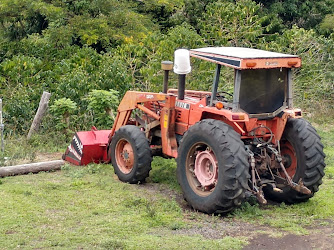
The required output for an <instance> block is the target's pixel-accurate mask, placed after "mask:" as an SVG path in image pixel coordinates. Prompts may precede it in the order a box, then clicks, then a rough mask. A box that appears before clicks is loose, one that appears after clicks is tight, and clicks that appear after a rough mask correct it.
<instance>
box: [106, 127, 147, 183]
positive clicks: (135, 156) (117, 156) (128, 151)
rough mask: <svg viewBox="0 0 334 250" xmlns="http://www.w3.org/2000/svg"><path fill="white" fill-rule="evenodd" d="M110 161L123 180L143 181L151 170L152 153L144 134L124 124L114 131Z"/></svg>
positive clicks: (130, 181) (129, 181)
mask: <svg viewBox="0 0 334 250" xmlns="http://www.w3.org/2000/svg"><path fill="white" fill-rule="evenodd" d="M109 153H110V157H111V163H112V165H113V166H114V171H115V174H116V175H117V176H118V178H119V179H120V180H121V181H123V182H128V183H138V182H144V181H145V178H146V177H148V176H149V172H150V170H151V162H152V155H151V149H150V145H149V143H148V140H147V138H146V137H145V134H144V133H143V132H142V131H141V130H140V129H139V128H138V127H136V126H133V125H125V126H123V127H121V128H120V129H119V130H117V131H116V133H115V135H114V136H113V138H112V140H111V144H110V151H109Z"/></svg>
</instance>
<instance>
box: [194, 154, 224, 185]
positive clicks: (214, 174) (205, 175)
mask: <svg viewBox="0 0 334 250" xmlns="http://www.w3.org/2000/svg"><path fill="white" fill-rule="evenodd" d="M195 175H196V178H197V180H198V181H199V183H200V184H201V185H202V187H204V188H206V187H209V186H214V185H215V184H216V183H217V180H218V166H217V160H216V157H215V155H214V153H213V152H212V151H211V150H205V151H202V152H199V153H198V154H197V155H196V159H195Z"/></svg>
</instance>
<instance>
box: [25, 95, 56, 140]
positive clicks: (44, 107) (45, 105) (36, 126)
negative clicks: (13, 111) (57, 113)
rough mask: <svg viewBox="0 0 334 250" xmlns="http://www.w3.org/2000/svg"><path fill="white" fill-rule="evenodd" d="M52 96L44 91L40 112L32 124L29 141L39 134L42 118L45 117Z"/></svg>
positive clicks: (38, 111) (39, 107)
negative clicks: (34, 134)
mask: <svg viewBox="0 0 334 250" xmlns="http://www.w3.org/2000/svg"><path fill="white" fill-rule="evenodd" d="M50 96H51V94H50V93H48V92H46V91H44V92H43V95H42V97H41V100H40V102H39V106H38V110H37V113H36V115H35V118H34V121H33V122H32V124H31V127H30V130H29V133H28V136H27V139H28V140H29V139H30V137H31V136H32V134H33V133H35V132H37V131H38V129H39V125H40V124H41V121H42V118H43V116H44V113H45V111H46V110H47V108H48V103H49V99H50Z"/></svg>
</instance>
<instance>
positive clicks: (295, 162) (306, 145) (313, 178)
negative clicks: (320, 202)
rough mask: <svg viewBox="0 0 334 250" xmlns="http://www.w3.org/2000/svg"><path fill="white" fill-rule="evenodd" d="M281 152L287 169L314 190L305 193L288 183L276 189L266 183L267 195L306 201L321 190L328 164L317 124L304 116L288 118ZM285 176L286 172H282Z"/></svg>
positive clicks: (294, 201) (294, 179) (285, 200)
mask: <svg viewBox="0 0 334 250" xmlns="http://www.w3.org/2000/svg"><path fill="white" fill-rule="evenodd" d="M280 144H281V154H282V156H283V158H284V159H286V161H285V167H286V170H287V173H288V174H289V176H290V177H291V178H292V180H293V181H294V182H296V183H298V181H299V180H300V179H302V181H303V183H304V185H305V186H306V187H307V188H308V189H310V190H311V194H302V193H300V192H297V191H295V190H293V189H291V188H290V187H289V186H284V187H280V188H281V189H282V190H283V193H278V192H274V191H273V190H272V188H270V187H269V186H267V187H266V188H265V189H264V192H265V196H266V197H267V198H269V199H271V200H274V201H278V202H286V203H288V204H293V203H298V202H302V201H307V200H308V199H309V198H311V197H313V195H314V193H316V192H317V191H318V190H319V185H321V183H322V177H323V176H324V174H325V173H324V168H325V162H324V159H325V154H324V152H323V145H322V143H321V141H320V137H319V135H318V134H317V131H316V130H315V128H313V127H312V125H311V124H310V123H309V122H307V121H306V120H304V119H289V120H288V122H287V124H286V127H285V130H284V133H283V136H282V139H281V141H280ZM282 175H283V176H284V174H282Z"/></svg>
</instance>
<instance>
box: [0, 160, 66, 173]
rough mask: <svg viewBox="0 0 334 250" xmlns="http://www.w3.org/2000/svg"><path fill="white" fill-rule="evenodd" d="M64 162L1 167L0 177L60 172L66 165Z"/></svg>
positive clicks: (56, 161)
mask: <svg viewBox="0 0 334 250" xmlns="http://www.w3.org/2000/svg"><path fill="white" fill-rule="evenodd" d="M64 163H65V162H64V161H63V160H55V161H44V162H37V163H29V164H22V165H16V166H8V167H0V177H5V176H12V175H21V174H29V173H38V172H41V171H51V170H59V169H60V168H61V166H62V165H64Z"/></svg>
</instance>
